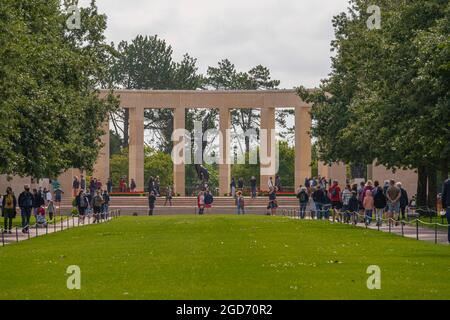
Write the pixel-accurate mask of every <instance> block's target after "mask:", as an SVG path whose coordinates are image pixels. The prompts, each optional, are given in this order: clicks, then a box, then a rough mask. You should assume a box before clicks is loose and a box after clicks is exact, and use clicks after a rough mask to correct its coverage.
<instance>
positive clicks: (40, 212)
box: [36, 205, 47, 227]
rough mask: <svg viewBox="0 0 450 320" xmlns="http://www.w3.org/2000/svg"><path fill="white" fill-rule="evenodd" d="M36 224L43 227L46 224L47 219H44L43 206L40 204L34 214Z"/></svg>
mask: <svg viewBox="0 0 450 320" xmlns="http://www.w3.org/2000/svg"><path fill="white" fill-rule="evenodd" d="M36 224H37V226H38V227H45V226H46V225H47V221H45V207H44V205H41V206H40V207H39V209H38V212H37V216H36Z"/></svg>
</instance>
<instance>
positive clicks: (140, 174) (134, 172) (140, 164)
mask: <svg viewBox="0 0 450 320" xmlns="http://www.w3.org/2000/svg"><path fill="white" fill-rule="evenodd" d="M129 111H130V117H129V127H128V131H129V146H128V181H127V182H128V185H129V183H130V181H131V179H134V181H136V191H144V109H143V108H130V109H129Z"/></svg>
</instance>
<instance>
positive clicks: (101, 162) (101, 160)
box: [64, 120, 109, 192]
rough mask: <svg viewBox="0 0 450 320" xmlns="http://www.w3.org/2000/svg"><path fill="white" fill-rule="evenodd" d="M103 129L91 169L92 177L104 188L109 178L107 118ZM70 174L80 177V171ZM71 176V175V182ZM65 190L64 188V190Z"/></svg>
mask: <svg viewBox="0 0 450 320" xmlns="http://www.w3.org/2000/svg"><path fill="white" fill-rule="evenodd" d="M102 129H103V131H104V132H105V134H104V135H103V136H102V137H101V143H102V144H103V146H102V148H101V149H100V152H99V154H98V157H97V161H96V162H95V165H94V169H93V177H94V178H97V180H100V181H101V182H102V184H103V186H104V187H105V188H106V182H107V181H108V178H109V120H108V121H106V122H105V123H104V124H103V128H102ZM72 174H74V175H76V176H78V178H80V171H79V170H78V171H75V172H73V173H72ZM72 179H73V176H72V177H71V182H72ZM64 192H66V190H64Z"/></svg>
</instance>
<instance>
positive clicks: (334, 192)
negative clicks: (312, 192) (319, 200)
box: [331, 189, 337, 198]
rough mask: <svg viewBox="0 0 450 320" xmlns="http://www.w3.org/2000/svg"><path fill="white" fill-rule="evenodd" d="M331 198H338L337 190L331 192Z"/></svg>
mask: <svg viewBox="0 0 450 320" xmlns="http://www.w3.org/2000/svg"><path fill="white" fill-rule="evenodd" d="M331 196H332V197H333V198H334V197H336V196H337V191H336V189H332V190H331Z"/></svg>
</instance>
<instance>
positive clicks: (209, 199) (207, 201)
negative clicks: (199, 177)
mask: <svg viewBox="0 0 450 320" xmlns="http://www.w3.org/2000/svg"><path fill="white" fill-rule="evenodd" d="M213 201H214V199H213V196H212V194H210V193H209V194H207V195H206V196H205V204H211V203H213Z"/></svg>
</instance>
